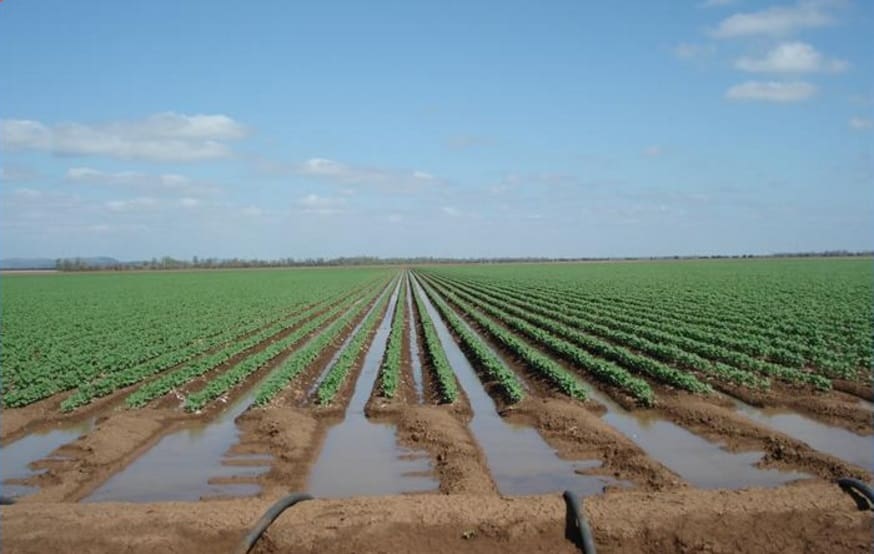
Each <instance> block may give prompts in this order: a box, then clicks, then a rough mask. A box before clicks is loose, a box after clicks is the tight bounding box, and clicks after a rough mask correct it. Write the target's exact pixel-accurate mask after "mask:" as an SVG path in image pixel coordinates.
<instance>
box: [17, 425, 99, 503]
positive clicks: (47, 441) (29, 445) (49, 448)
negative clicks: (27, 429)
mask: <svg viewBox="0 0 874 554" xmlns="http://www.w3.org/2000/svg"><path fill="white" fill-rule="evenodd" d="M94 421H95V419H94V418H91V419H88V420H86V421H81V422H78V423H73V424H70V423H65V424H58V425H57V427H56V428H54V429H47V430H44V431H40V432H38V433H31V434H29V435H26V436H24V437H22V438H20V439H18V440H16V441H14V442H11V443H9V444H7V445H6V446H3V447H0V481H2V484H0V496H5V497H19V496H26V495H28V494H33V493H35V492H36V491H37V490H39V488H38V487H29V486H25V485H13V484H10V483H6V480H7V479H27V478H29V477H33V476H35V475H39V474H40V473H42V472H43V470H33V469H30V468H29V467H28V464H30V463H31V462H35V461H37V460H42V459H45V458H50V457H51V458H57V457H55V456H51V453H52V452H54V451H55V449H57V448H58V447H60V446H63V445H65V444H67V443H69V442H72V441H74V440H76V439H77V438H79V436H81V435H84V434H85V433H88V432H90V431H91V430H92V429H93V428H94Z"/></svg>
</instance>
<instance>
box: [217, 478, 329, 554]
mask: <svg viewBox="0 0 874 554" xmlns="http://www.w3.org/2000/svg"><path fill="white" fill-rule="evenodd" d="M312 499H313V497H312V496H310V495H308V494H306V493H300V492H296V493H294V494H289V495H288V496H286V497H285V498H281V499H279V500H278V501H277V502H276V503H275V504H273V506H270V508H269V509H268V510H267V511H266V512H264V515H263V516H261V517H260V518H259V519H258V521H256V522H255V526H254V527H252V530H251V531H249V534H247V535H246V536H245V537H244V538H243V541H242V542H241V543H240V544H239V545H238V546H237V548H236V550H234V554H247V553H248V552H249V550H251V549H252V547H253V546H255V543H256V542H258V539H259V538H261V535H262V534H263V533H264V531H266V530H267V528H268V527H270V524H271V523H273V521H274V520H275V519H276V518H278V517H279V515H280V514H281V513H282V512H284V511H285V510H287V509H288V508H291V507H292V506H294V505H295V504H297V503H298V502H303V501H304V500H312Z"/></svg>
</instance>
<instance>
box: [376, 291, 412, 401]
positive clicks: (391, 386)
mask: <svg viewBox="0 0 874 554" xmlns="http://www.w3.org/2000/svg"><path fill="white" fill-rule="evenodd" d="M406 306H407V278H404V279H403V281H402V283H401V290H400V292H399V293H398V299H397V302H396V303H395V311H394V315H393V316H392V320H391V331H390V332H389V335H388V342H387V343H386V346H385V355H383V358H382V363H381V364H380V366H379V391H380V393H381V394H382V396H384V397H386V398H394V395H395V393H396V392H397V389H398V384H399V382H400V374H401V357H402V352H401V348H403V342H404V312H405V311H406Z"/></svg>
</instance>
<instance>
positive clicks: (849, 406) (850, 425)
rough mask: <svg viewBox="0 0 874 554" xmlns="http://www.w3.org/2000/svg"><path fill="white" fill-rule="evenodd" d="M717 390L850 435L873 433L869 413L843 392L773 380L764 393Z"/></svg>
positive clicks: (726, 387) (870, 414)
mask: <svg viewBox="0 0 874 554" xmlns="http://www.w3.org/2000/svg"><path fill="white" fill-rule="evenodd" d="M720 389H723V390H724V392H726V393H727V394H730V395H732V396H734V397H736V398H738V399H740V400H743V401H744V402H746V403H747V404H750V405H752V406H756V407H759V408H761V407H785V408H791V409H793V410H795V411H797V412H800V413H803V414H806V415H809V416H811V417H813V418H815V419H818V420H820V421H822V422H824V423H828V424H830V425H838V426H840V427H843V428H845V429H848V430H850V431H853V432H854V433H859V434H865V435H870V434H874V417H872V413H871V410H870V409H865V407H864V406H861V405H860V404H859V399H858V398H856V397H855V396H852V395H850V394H847V393H845V392H841V391H827V392H822V391H815V390H812V389H811V388H810V387H793V386H791V385H787V384H785V383H779V382H777V381H773V382H772V384H771V389H770V390H767V391H759V390H753V389H749V388H746V387H731V386H725V385H722V386H720Z"/></svg>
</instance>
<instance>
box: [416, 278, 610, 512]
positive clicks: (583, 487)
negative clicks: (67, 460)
mask: <svg viewBox="0 0 874 554" xmlns="http://www.w3.org/2000/svg"><path fill="white" fill-rule="evenodd" d="M413 281H414V283H415V285H414V286H415V288H416V291H417V294H420V295H421V296H422V299H423V301H424V304H425V308H426V311H427V312H428V315H429V316H430V317H431V320H432V321H433V323H434V328H435V329H436V330H437V335H438V337H439V339H440V342H441V344H442V345H443V350H444V351H445V352H446V358H447V359H448V360H449V363H450V365H451V366H452V369H454V370H455V375H456V377H457V378H458V382H459V384H460V385H461V388H462V389H463V390H464V392H465V393H466V394H467V397H468V400H469V402H470V407H471V411H472V412H473V417H472V419H471V421H470V424H469V425H470V430H471V432H472V433H473V435H474V437H475V438H476V441H477V442H478V443H479V445H480V446H481V447H482V449H483V452H484V454H485V457H486V463H487V465H488V467H489V471H490V473H491V475H492V478H493V479H494V480H495V484H496V485H497V487H498V490H499V491H500V492H501V493H502V494H505V495H520V494H543V493H548V492H558V491H563V490H572V491H575V492H577V493H578V494H580V495H583V496H591V495H594V494H600V493H601V492H603V490H604V487H605V486H608V485H624V484H625V483H624V482H619V481H617V480H615V479H613V478H611V477H608V476H594V475H579V474H577V473H576V472H577V471H586V470H591V469H593V468H596V467H598V466H599V465H600V461H599V460H581V461H570V460H563V459H561V458H560V457H559V456H558V454H557V453H556V451H555V450H554V449H553V448H551V447H550V446H549V445H548V444H547V443H546V441H544V440H543V437H541V436H540V434H539V433H538V432H537V431H536V430H535V429H533V428H532V427H530V426H527V425H518V424H512V423H509V422H507V421H505V420H504V419H503V418H502V417H501V416H500V415H498V411H497V407H496V405H495V402H494V400H492V398H491V397H490V396H489V395H488V393H486V391H485V388H484V387H483V385H482V383H481V382H480V380H479V378H478V377H477V375H476V371H475V370H474V369H473V367H472V366H471V364H470V362H469V361H468V359H467V357H465V355H464V353H463V352H462V350H461V348H460V347H459V346H458V344H457V343H456V342H455V340H454V339H453V338H452V335H451V333H450V332H449V329H448V328H447V327H446V324H445V323H444V322H443V320H442V319H441V318H440V314H439V313H438V312H437V310H436V308H434V306H433V305H432V304H431V301H430V299H429V298H428V297H427V296H426V295H425V293H424V291H423V290H422V289H421V285H419V283H418V281H416V280H415V279H413Z"/></svg>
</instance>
